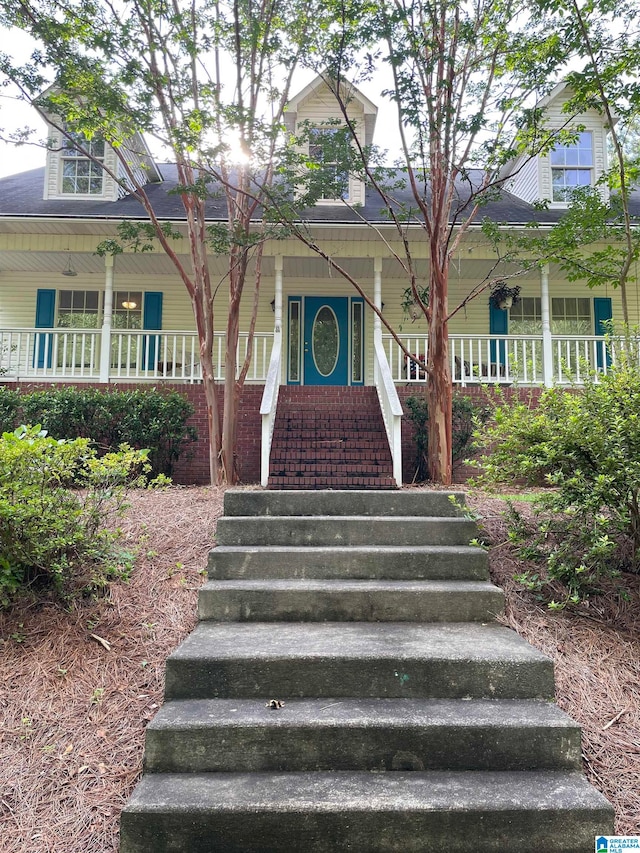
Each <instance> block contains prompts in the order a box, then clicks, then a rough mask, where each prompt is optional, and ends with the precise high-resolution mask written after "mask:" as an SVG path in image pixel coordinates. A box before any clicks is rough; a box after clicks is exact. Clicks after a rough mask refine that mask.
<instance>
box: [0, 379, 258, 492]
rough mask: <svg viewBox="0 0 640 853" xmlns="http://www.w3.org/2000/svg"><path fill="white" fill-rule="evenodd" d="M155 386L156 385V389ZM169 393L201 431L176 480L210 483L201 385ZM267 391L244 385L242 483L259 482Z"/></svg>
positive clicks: (118, 386) (42, 386)
mask: <svg viewBox="0 0 640 853" xmlns="http://www.w3.org/2000/svg"><path fill="white" fill-rule="evenodd" d="M0 384H2V385H6V386H7V387H8V388H12V389H14V390H16V391H20V393H22V394H29V393H30V392H32V391H42V390H46V389H48V388H51V386H52V385H60V384H64V385H65V386H68V385H72V386H74V387H76V388H87V387H89V388H98V389H100V390H102V391H106V392H109V391H139V390H140V389H141V388H144V385H141V384H140V383H133V382H131V383H125V382H118V383H115V382H114V383H110V384H108V385H105V384H103V383H99V382H65V383H59V382H58V383H50V382H38V383H36V382H21V383H20V384H18V385H16V384H14V383H12V382H2V383H0ZM154 387H156V386H154ZM162 387H166V388H167V389H168V390H171V391H177V392H178V393H179V394H182V395H183V396H185V397H186V398H187V399H188V400H189V402H190V403H191V405H192V406H193V408H194V414H193V415H192V416H191V418H190V419H189V424H190V425H191V426H194V427H195V428H196V430H197V432H198V440H197V442H195V443H194V444H192V445H190V446H189V449H188V451H187V453H186V454H185V456H183V457H182V458H181V459H179V460H178V463H177V465H176V466H175V470H174V472H173V481H174V483H178V484H180V485H197V486H202V485H206V484H207V483H209V449H208V447H209V439H208V427H207V404H206V400H205V396H204V389H203V387H202V385H200V384H198V385H195V384H185V385H181V384H171V385H166V386H162ZM263 391H264V386H263V385H245V387H244V389H243V391H242V396H241V398H240V409H239V414H238V450H237V454H238V455H237V461H238V470H239V472H240V480H241V482H242V483H259V482H260V442H261V429H262V427H261V419H260V401H261V399H262V393H263ZM222 395H223V389H222V388H219V389H218V398H219V400H220V406H221V408H222Z"/></svg>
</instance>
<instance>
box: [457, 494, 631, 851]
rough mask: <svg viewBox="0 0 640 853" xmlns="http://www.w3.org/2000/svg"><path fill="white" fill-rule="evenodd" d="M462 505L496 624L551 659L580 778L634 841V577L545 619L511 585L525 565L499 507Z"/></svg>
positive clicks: (475, 501) (476, 502) (477, 497)
mask: <svg viewBox="0 0 640 853" xmlns="http://www.w3.org/2000/svg"><path fill="white" fill-rule="evenodd" d="M513 497H514V498H517V493H516V494H514V495H513ZM467 502H468V503H469V505H470V506H472V507H473V508H474V509H475V510H476V511H477V512H479V514H480V515H481V516H482V519H483V520H482V525H483V534H484V536H485V539H486V540H487V541H488V542H489V543H490V544H491V546H492V547H491V548H490V551H489V566H490V571H491V577H492V580H493V581H494V583H496V584H498V585H499V586H501V587H502V588H503V589H504V591H505V598H506V608H505V614H504V616H503V617H500V621H502V622H503V623H504V624H505V625H508V626H509V627H510V628H513V630H515V631H517V633H518V634H520V635H521V636H522V637H524V638H525V639H526V640H528V641H529V642H530V643H531V645H533V646H535V647H536V648H538V649H540V650H541V651H543V652H544V653H545V654H547V655H549V657H551V658H553V661H554V665H555V676H556V701H557V704H558V705H559V706H560V707H561V708H562V709H563V710H564V711H566V712H567V714H569V715H570V716H571V717H573V719H574V720H577V722H578V723H579V724H580V725H581V727H582V752H583V758H584V767H585V770H586V773H587V776H588V777H589V780H590V781H591V783H592V784H593V785H594V786H595V787H596V788H598V789H599V790H600V791H602V793H603V794H604V795H605V797H606V798H607V799H608V800H609V801H610V802H611V803H612V805H613V807H614V809H615V813H616V832H617V833H618V834H619V835H640V577H638V576H637V575H624V576H623V577H622V579H621V580H620V582H619V583H617V584H616V585H615V586H614V584H613V583H612V584H611V585H610V587H609V592H610V594H609V595H607V596H606V598H605V597H604V596H599V597H597V598H593V599H591V601H590V602H589V603H588V604H585V605H581V606H579V607H574V608H572V609H571V610H569V609H567V610H565V611H562V612H552V611H550V610H548V608H547V607H546V606H545V605H544V604H543V603H541V602H540V601H538V600H537V599H536V597H535V596H534V595H533V594H532V593H529V592H527V591H526V590H523V589H522V588H521V587H519V586H518V585H517V584H516V583H515V581H514V580H513V575H514V574H515V573H518V572H521V571H522V570H523V568H524V567H525V563H524V562H523V561H521V560H518V559H517V558H516V557H515V555H514V554H513V550H512V549H511V548H510V546H509V545H508V544H507V542H506V535H507V525H506V522H505V520H504V517H503V512H504V510H505V502H504V500H501V499H499V498H489V497H487V496H486V495H483V494H482V493H481V492H473V491H472V492H470V493H469V495H468V498H467ZM517 508H518V510H519V511H521V512H522V514H523V515H526V514H527V513H528V512H530V505H529V504H526V503H525V504H521V503H518V504H517ZM620 587H622V588H624V590H625V591H626V593H627V595H628V600H624V598H623V597H622V596H620V595H619V594H617V592H616V589H617V588H618V589H619V588H620Z"/></svg>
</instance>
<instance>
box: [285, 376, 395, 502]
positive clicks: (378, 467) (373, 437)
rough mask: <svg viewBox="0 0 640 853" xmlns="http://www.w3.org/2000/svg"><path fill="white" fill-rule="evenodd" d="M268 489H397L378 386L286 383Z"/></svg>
mask: <svg viewBox="0 0 640 853" xmlns="http://www.w3.org/2000/svg"><path fill="white" fill-rule="evenodd" d="M268 488H270V489H394V488H396V483H395V481H394V479H393V463H392V459H391V452H390V450H389V443H388V441H387V435H386V431H385V427H384V422H383V420H382V414H381V412H380V405H379V403H378V398H377V395H376V389H375V388H373V387H357V388H354V387H343V386H313V387H311V386H305V387H294V386H291V385H288V386H283V387H282V388H281V389H280V394H279V397H278V409H277V413H276V421H275V426H274V431H273V440H272V444H271V457H270V464H269V482H268Z"/></svg>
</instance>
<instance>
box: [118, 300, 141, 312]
mask: <svg viewBox="0 0 640 853" xmlns="http://www.w3.org/2000/svg"><path fill="white" fill-rule="evenodd" d="M122 307H123V308H126V309H127V311H133V309H134V308H137V307H138V303H137V302H128V301H125V302H123V303H122Z"/></svg>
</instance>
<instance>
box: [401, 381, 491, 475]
mask: <svg viewBox="0 0 640 853" xmlns="http://www.w3.org/2000/svg"><path fill="white" fill-rule="evenodd" d="M405 403H406V407H407V409H408V416H409V420H410V421H411V423H412V424H413V428H414V441H415V445H416V462H415V464H416V473H415V475H414V482H416V483H422V482H424V481H425V480H426V479H428V476H429V465H428V462H427V458H428V452H429V431H428V430H429V411H428V409H427V401H426V399H425V398H424V397H407V399H406V401H405ZM452 409H453V411H452V454H451V457H452V460H451V461H452V462H453V463H454V465H455V463H456V462H460V461H461V460H462V459H464V457H465V456H466V453H467V450H468V449H469V446H470V444H471V440H472V438H473V434H474V429H475V425H476V424H477V423H484V421H485V420H486V419H487V417H488V409H487V407H486V406H482V405H478V404H477V403H474V402H473V400H472V399H471V398H470V397H460V396H457V395H455V396H454V398H453V401H452Z"/></svg>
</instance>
